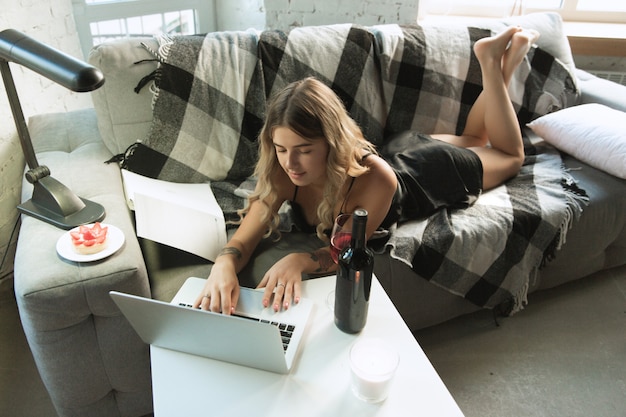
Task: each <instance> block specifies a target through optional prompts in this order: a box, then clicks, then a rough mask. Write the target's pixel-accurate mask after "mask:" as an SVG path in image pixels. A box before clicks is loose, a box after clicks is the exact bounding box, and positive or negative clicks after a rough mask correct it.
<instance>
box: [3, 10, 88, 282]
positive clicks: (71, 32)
mask: <svg viewBox="0 0 626 417" xmlns="http://www.w3.org/2000/svg"><path fill="white" fill-rule="evenodd" d="M1 7H2V13H0V30H4V29H9V28H11V29H16V30H19V31H21V32H23V33H25V34H27V35H29V36H31V37H33V38H35V39H39V40H41V41H44V42H46V43H48V44H49V45H52V46H53V47H55V48H57V49H60V50H62V51H64V52H66V53H69V54H70V55H73V56H80V48H79V43H78V38H77V36H76V30H75V28H74V18H73V16H72V3H71V0H2V5H1ZM10 67H11V72H12V74H13V77H14V79H15V84H16V87H17V90H18V94H19V97H20V101H21V104H22V108H23V111H24V114H25V117H26V118H27V119H28V117H29V116H30V115H33V114H39V113H48V112H63V111H67V110H72V109H77V108H83V107H89V106H91V105H92V104H91V98H90V96H89V94H76V93H72V92H69V91H68V90H66V89H65V88H63V87H60V86H58V85H56V84H54V83H53V82H51V81H49V80H47V79H45V78H43V77H41V76H39V75H37V74H34V73H33V72H32V71H30V70H27V69H24V68H21V67H19V66H16V65H13V64H10ZM23 164H24V160H23V157H22V151H21V147H20V145H19V141H18V139H17V134H16V132H15V124H14V122H13V117H12V115H11V110H10V107H9V103H8V101H7V98H6V93H5V89H4V84H3V83H0V260H1V259H2V256H3V255H4V253H5V252H6V251H8V256H7V259H6V260H5V264H4V265H3V266H2V267H1V269H0V286H7V285H10V284H11V281H12V280H11V277H12V269H13V253H14V251H15V237H14V238H13V240H12V242H11V243H9V237H10V235H11V231H12V229H13V226H14V225H15V222H16V220H17V217H18V215H17V210H16V208H15V207H16V206H17V204H18V203H19V201H20V192H21V182H22V172H23V166H24V165H23Z"/></svg>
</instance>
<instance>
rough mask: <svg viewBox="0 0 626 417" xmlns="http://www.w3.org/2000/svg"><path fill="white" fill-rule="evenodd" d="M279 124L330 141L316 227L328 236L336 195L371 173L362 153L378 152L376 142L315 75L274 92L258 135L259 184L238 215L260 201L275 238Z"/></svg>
mask: <svg viewBox="0 0 626 417" xmlns="http://www.w3.org/2000/svg"><path fill="white" fill-rule="evenodd" d="M278 127H287V128H289V129H291V130H293V131H294V132H296V133H297V134H298V135H300V136H302V137H303V138H305V139H307V140H310V141H317V140H325V141H326V142H327V143H328V147H329V152H328V159H327V163H326V184H325V186H324V192H323V197H322V201H321V202H320V204H319V206H318V207H317V216H318V218H319V219H320V224H318V225H317V228H316V231H317V236H318V237H319V238H320V239H322V240H325V241H326V240H328V238H327V236H326V235H325V234H324V231H325V230H329V229H330V228H331V227H332V225H333V222H334V212H333V211H334V208H335V206H336V202H337V201H336V198H337V196H338V195H339V192H340V191H341V188H342V187H343V186H344V184H345V183H346V181H347V180H348V178H349V177H358V176H359V175H362V174H363V173H365V172H367V170H368V169H367V168H366V167H364V166H363V165H361V155H362V153H363V151H364V150H365V151H366V152H371V153H376V150H375V148H374V145H372V144H371V143H370V142H369V141H367V140H366V139H365V138H364V137H363V133H362V132H361V129H360V128H359V126H358V125H357V124H356V122H355V121H354V120H353V119H352V118H351V117H350V115H349V114H348V113H347V111H346V109H345V107H344V105H343V103H342V101H341V100H340V99H339V97H337V95H336V94H335V93H334V91H333V90H332V89H330V88H329V87H328V86H326V85H325V84H323V83H322V82H320V81H318V80H317V79H315V78H313V77H309V78H305V79H303V80H300V81H296V82H294V83H291V84H289V85H288V86H287V87H285V89H283V90H282V91H280V92H279V93H278V94H276V95H275V96H274V97H272V99H271V100H270V102H269V105H268V108H267V116H266V120H265V124H264V125H263V128H262V129H261V133H260V135H259V142H260V144H259V146H260V150H259V161H258V163H257V165H256V169H255V175H256V177H257V181H258V183H257V187H256V190H255V191H254V193H252V194H251V195H250V197H249V198H248V202H249V204H248V206H247V208H245V209H243V210H241V211H240V212H239V215H240V216H241V217H242V218H243V216H244V215H245V214H246V213H247V211H248V208H249V207H250V204H251V203H253V202H254V201H257V200H260V201H261V203H262V204H263V205H264V207H265V211H264V212H263V218H262V221H263V222H264V223H265V224H266V225H267V233H266V235H265V236H266V237H268V236H270V235H276V237H277V240H278V239H280V232H279V231H278V223H279V217H278V213H275V212H273V211H272V209H271V208H272V207H273V206H274V204H275V203H276V200H277V199H278V190H277V189H276V186H275V184H273V183H272V178H273V177H274V175H276V174H277V171H278V170H282V169H283V168H282V167H281V166H280V164H279V162H278V159H277V156H276V150H275V147H274V143H273V135H274V131H275V129H276V128H278Z"/></svg>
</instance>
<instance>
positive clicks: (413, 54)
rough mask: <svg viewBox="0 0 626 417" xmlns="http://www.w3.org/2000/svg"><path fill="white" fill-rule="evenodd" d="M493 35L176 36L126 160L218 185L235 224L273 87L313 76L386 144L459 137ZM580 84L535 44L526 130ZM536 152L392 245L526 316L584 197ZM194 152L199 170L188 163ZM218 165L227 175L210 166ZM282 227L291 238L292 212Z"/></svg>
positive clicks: (458, 286) (386, 29)
mask: <svg viewBox="0 0 626 417" xmlns="http://www.w3.org/2000/svg"><path fill="white" fill-rule="evenodd" d="M489 34H490V32H489V31H488V30H485V29H479V28H462V27H457V28H436V27H422V26H398V25H383V26H376V27H370V28H362V27H358V26H353V25H334V26H322V27H308V28H297V29H293V30H292V31H290V32H281V31H264V32H262V33H260V34H258V33H256V32H233V33H220V34H210V35H207V36H205V37H181V38H174V39H173V40H169V41H168V42H167V43H166V45H167V48H166V49H165V52H164V51H160V52H159V54H158V56H159V58H160V59H162V62H163V63H162V65H160V67H159V73H158V74H157V87H158V94H157V96H156V100H155V109H154V114H155V124H154V126H153V129H152V133H151V135H150V137H149V138H148V139H147V140H146V141H145V142H143V143H141V144H138V145H136V146H135V147H133V149H131V150H130V152H129V153H128V155H127V157H126V158H125V161H124V162H123V163H124V164H125V165H126V167H127V168H128V169H130V170H134V171H135V172H138V173H140V174H144V175H148V176H152V177H156V178H160V179H165V180H170V181H186V182H189V181H206V180H212V181H211V185H212V187H213V190H214V192H215V194H216V197H217V199H218V201H219V202H220V204H221V205H222V208H223V209H224V212H225V215H226V217H227V218H228V217H229V215H232V214H234V212H235V210H236V209H238V208H240V207H242V206H243V204H244V198H245V196H246V195H247V194H248V193H249V192H250V190H251V189H252V188H253V187H254V180H253V179H250V178H248V175H249V174H250V173H251V172H252V167H253V165H254V161H255V160H256V153H255V152H256V148H255V144H254V142H255V140H256V134H257V133H258V131H259V129H260V127H261V124H262V120H263V114H264V104H265V103H264V99H265V98H267V97H269V96H270V95H271V94H272V93H273V92H275V91H277V90H279V89H281V88H282V87H283V86H285V85H286V84H287V83H289V82H291V81H294V80H297V79H301V78H303V77H306V76H315V77H317V78H319V79H320V80H322V81H323V82H326V83H327V84H328V85H329V86H331V87H332V88H333V89H334V90H335V91H336V92H337V93H338V95H339V96H340V97H341V98H342V99H343V100H344V103H345V104H346V108H347V109H348V111H349V112H350V113H351V115H352V116H353V117H354V118H355V120H356V121H357V122H358V123H359V124H360V126H361V127H362V128H363V130H364V132H365V133H366V135H367V137H368V139H370V140H371V141H372V142H374V143H376V144H378V145H380V144H382V143H384V140H385V137H387V136H388V135H391V134H394V133H397V132H400V131H403V130H407V129H416V130H420V131H422V132H425V133H442V132H447V133H457V134H458V133H460V132H462V130H463V127H464V125H465V120H466V118H467V114H468V112H469V109H470V107H471V105H472V103H473V102H474V101H475V99H476V97H477V96H478V94H479V93H480V91H481V77H480V68H479V65H478V62H477V61H476V58H475V57H474V56H473V54H472V52H471V48H472V45H473V42H474V41H476V40H477V39H479V38H481V37H483V36H488V35H489ZM162 49H163V48H162ZM216 69H217V71H216ZM573 80H574V78H573V77H572V75H571V74H570V73H569V72H568V70H567V69H566V68H565V66H563V65H562V64H561V63H560V62H559V61H558V60H556V59H555V58H554V57H552V56H551V55H549V54H547V53H545V52H543V51H541V50H540V49H537V48H533V49H532V50H531V51H530V52H529V54H528V59H527V61H526V62H525V63H523V64H522V65H521V66H520V68H519V69H518V71H517V72H516V74H515V76H514V78H513V81H512V82H511V88H510V92H511V97H512V100H513V102H514V106H515V109H516V111H517V114H518V117H519V120H520V123H521V124H522V125H524V124H525V123H527V122H528V121H530V120H532V119H534V118H536V117H538V116H540V115H542V114H545V113H547V112H549V111H553V110H555V109H559V108H563V107H567V106H569V105H572V104H573V103H574V102H575V101H576V100H577V94H578V91H577V88H576V85H575V83H574V81H573ZM181 83H183V84H185V86H183V87H181V86H179V85H178V84H181ZM197 89H199V90H201V91H200V92H197V91H196V90H197ZM205 119H207V120H205ZM195 136H201V137H202V138H201V139H200V140H199V139H197V138H195ZM203 136H206V137H207V138H204V137H203ZM190 137H192V138H193V140H191V139H190ZM213 140H217V143H218V144H214V142H213ZM161 141H163V142H164V144H163V145H161V144H160V142H161ZM185 141H188V145H185V146H184V147H181V150H180V151H178V148H179V144H178V142H181V144H182V143H184V142H185ZM172 142H173V143H172ZM220 142H232V143H227V144H222V143H220ZM233 143H234V144H236V146H233V145H232V144H233ZM199 146H200V149H201V150H202V152H199V151H198V147H199ZM525 147H526V148H525V150H526V155H527V157H526V162H525V165H524V167H523V169H522V172H521V173H520V175H518V176H517V177H516V178H515V179H513V180H511V181H509V182H507V184H506V185H503V186H501V187H499V188H497V189H495V190H492V191H489V192H487V193H484V194H483V195H482V196H481V197H480V198H479V199H478V202H477V203H476V204H475V205H474V206H473V207H470V208H469V209H466V210H460V211H446V210H442V211H440V212H438V213H435V214H434V215H432V216H431V217H429V218H427V219H422V220H414V221H409V222H406V223H403V224H400V225H397V227H395V228H394V230H392V233H391V237H390V239H389V240H388V241H387V242H386V244H385V245H384V247H383V249H385V250H388V251H389V252H390V254H391V256H392V257H394V258H395V259H398V260H399V261H401V262H405V263H406V264H408V265H410V266H411V268H412V269H413V270H414V271H415V272H416V273H417V274H419V275H420V276H422V277H423V278H425V279H428V280H429V281H430V282H432V283H433V284H435V285H438V286H440V287H442V288H445V289H446V290H448V291H450V292H452V293H454V294H457V295H459V296H462V297H465V298H467V299H468V300H470V301H472V302H473V303H475V304H477V305H480V306H484V307H494V306H497V305H501V304H502V303H506V302H509V301H513V303H512V305H511V308H510V311H512V312H514V311H517V310H518V309H520V308H521V307H522V305H523V303H524V302H525V295H526V291H527V289H528V286H529V283H530V279H531V277H532V276H533V273H534V272H536V271H537V269H538V268H539V267H540V265H541V264H542V262H544V261H545V259H546V257H547V256H549V254H551V253H552V252H553V250H554V249H555V248H556V247H558V245H559V244H560V242H561V241H562V238H563V236H564V234H565V232H566V230H567V228H568V224H569V221H571V219H572V218H573V217H574V216H575V215H576V214H577V213H579V212H580V211H581V207H582V205H581V203H582V202H583V201H584V196H581V195H580V194H577V193H576V192H575V191H576V187H575V186H573V185H572V184H571V182H568V181H567V180H568V176H567V174H566V173H565V172H563V170H562V167H561V159H560V156H559V154H558V152H556V151H555V150H554V148H552V147H550V146H549V145H546V144H545V143H544V142H543V141H537V140H536V139H532V138H530V137H528V136H527V137H525ZM205 149H206V151H204V150H205ZM188 154H192V155H191V157H192V158H191V162H185V163H182V162H180V161H183V160H184V159H185V158H189V157H190V155H188ZM196 154H199V155H196ZM137 155H140V157H139V158H138V157H137ZM207 158H208V159H207ZM218 159H219V160H221V159H224V160H225V161H226V164H225V166H221V165H218V162H217V161H216V160H218ZM196 160H197V163H196V162H194V161H196ZM206 160H209V161H212V162H211V163H208V164H207V163H206V162H203V161H206ZM154 161H156V163H155V162H154ZM213 161H215V162H213ZM181 165H184V166H181ZM133 166H134V168H135V169H133ZM148 166H150V167H148ZM153 166H156V167H155V168H154V167H153ZM216 167H219V170H218V171H219V175H216V174H215V173H214V172H212V171H210V170H209V168H210V169H213V168H216ZM205 168H206V170H205ZM566 183H568V184H570V186H564V184H566ZM283 214H284V213H283ZM281 218H284V219H286V220H285V221H286V224H284V225H283V229H284V230H290V229H291V226H292V224H291V223H290V220H289V215H288V213H287V214H286V215H285V216H281Z"/></svg>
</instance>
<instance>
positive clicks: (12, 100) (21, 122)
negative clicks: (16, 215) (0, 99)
mask: <svg viewBox="0 0 626 417" xmlns="http://www.w3.org/2000/svg"><path fill="white" fill-rule="evenodd" d="M0 72H1V73H2V80H3V81H4V88H5V89H6V93H7V97H8V99H9V105H10V106H11V112H12V113H13V120H14V121H15V127H16V128H17V133H18V136H19V138H20V144H21V145H22V151H23V152H24V158H25V159H26V163H27V164H28V167H29V168H30V169H31V170H32V169H36V168H37V167H39V162H37V156H36V155H35V150H34V149H33V143H32V142H31V140H30V133H28V127H27V126H26V120H25V119H24V112H22V106H21V105H20V99H19V97H18V96H17V90H16V89H15V82H14V81H13V75H12V74H11V68H9V63H8V62H7V61H5V60H4V59H2V58H0ZM29 182H31V183H32V181H30V179H29Z"/></svg>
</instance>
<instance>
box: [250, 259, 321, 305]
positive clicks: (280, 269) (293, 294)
mask: <svg viewBox="0 0 626 417" xmlns="http://www.w3.org/2000/svg"><path fill="white" fill-rule="evenodd" d="M310 259H311V255H310V254H308V253H291V254H289V255H286V256H285V257H284V258H282V259H281V260H279V261H278V262H276V263H275V264H274V265H273V266H272V267H271V268H270V269H269V270H268V271H267V272H266V273H265V275H264V276H263V279H262V280H261V282H260V283H259V285H258V286H257V288H263V287H265V293H264V294H263V307H269V306H270V303H272V308H273V309H274V311H276V312H278V311H280V309H281V308H284V309H285V310H287V309H288V308H289V305H290V303H291V301H292V300H293V302H294V304H298V303H299V302H300V298H301V297H302V289H301V283H302V273H303V272H304V270H305V268H304V266H305V265H306V264H307V262H310ZM272 295H273V297H272Z"/></svg>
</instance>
